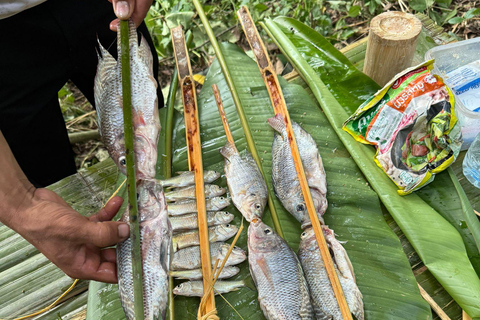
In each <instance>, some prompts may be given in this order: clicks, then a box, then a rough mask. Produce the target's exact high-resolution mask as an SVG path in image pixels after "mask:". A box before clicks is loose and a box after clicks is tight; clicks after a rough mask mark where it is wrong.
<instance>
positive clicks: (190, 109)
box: [171, 26, 215, 316]
mask: <svg viewBox="0 0 480 320" xmlns="http://www.w3.org/2000/svg"><path fill="white" fill-rule="evenodd" d="M171 32H172V43H173V49H174V52H175V61H176V63H177V71H178V80H179V83H180V89H181V92H182V99H183V106H184V112H183V115H184V119H185V133H186V137H187V153H188V167H189V170H190V171H194V173H195V196H196V201H197V212H198V234H199V239H200V258H201V262H202V275H203V292H205V293H207V292H208V288H209V285H210V282H211V279H212V269H211V259H210V243H209V240H208V238H209V237H208V225H207V214H206V213H207V210H206V206H205V185H204V181H203V161H202V149H201V143H200V125H199V119H198V109H197V97H196V93H195V84H194V81H193V76H192V69H191V66H190V59H189V57H188V51H187V46H186V44H185V37H184V34H183V30H182V26H178V27H176V28H174V29H172V31H171ZM204 299H205V300H204V301H205V304H204V305H203V310H199V315H201V316H202V315H205V314H214V313H215V297H214V292H213V291H210V293H209V294H208V297H206V298H205V297H204Z"/></svg>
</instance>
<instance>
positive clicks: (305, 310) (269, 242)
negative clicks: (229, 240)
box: [248, 220, 314, 320]
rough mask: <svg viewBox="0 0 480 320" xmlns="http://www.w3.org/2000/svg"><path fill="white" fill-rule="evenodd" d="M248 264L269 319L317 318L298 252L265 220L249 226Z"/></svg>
mask: <svg viewBox="0 0 480 320" xmlns="http://www.w3.org/2000/svg"><path fill="white" fill-rule="evenodd" d="M248 264H249V267H250V274H251V275H252V278H253V281H254V282H255V285H256V287H257V290H258V302H259V303H260V308H261V309H262V311H263V314H264V315H265V317H266V318H267V319H269V320H273V319H275V320H295V319H302V320H305V319H314V315H313V309H312V305H311V303H310V292H309V290H308V285H307V281H306V280H305V277H304V275H303V270H302V266H301V265H300V262H299V260H298V258H297V256H296V254H295V252H293V250H292V249H291V248H290V247H289V246H288V244H287V243H286V242H285V240H283V239H282V238H281V237H280V236H279V235H278V234H276V233H275V232H274V231H273V230H272V228H270V227H269V226H267V225H266V224H264V223H263V222H262V221H261V220H256V221H255V220H254V221H252V223H250V225H249V227H248Z"/></svg>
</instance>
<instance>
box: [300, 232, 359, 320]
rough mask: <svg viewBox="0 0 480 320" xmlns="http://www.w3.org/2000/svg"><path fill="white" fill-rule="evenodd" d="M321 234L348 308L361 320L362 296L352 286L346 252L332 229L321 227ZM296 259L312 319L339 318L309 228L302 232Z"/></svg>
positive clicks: (312, 233) (313, 236) (340, 315)
mask: <svg viewBox="0 0 480 320" xmlns="http://www.w3.org/2000/svg"><path fill="white" fill-rule="evenodd" d="M322 231H323V233H324V236H325V241H326V242H327V245H328V248H329V249H330V252H331V254H332V259H333V262H334V266H335V271H336V273H337V276H338V279H339V281H340V285H341V286H342V289H343V293H344V294H345V299H346V301H347V304H348V308H349V309H350V312H352V313H353V314H354V315H355V317H356V319H357V320H363V319H364V311H363V301H362V294H361V292H360V290H359V289H358V287H357V284H356V283H355V276H354V274H353V267H352V264H351V263H350V259H349V258H348V255H347V252H346V251H345V249H344V248H343V246H342V245H341V244H340V242H339V241H338V240H337V239H335V236H334V233H333V231H332V230H330V229H329V228H328V227H327V226H325V225H324V226H322ZM298 257H299V259H300V262H301V263H302V267H303V271H304V273H305V278H306V279H307V282H308V286H309V289H310V295H311V297H312V304H313V308H314V310H315V317H316V319H332V320H341V319H343V317H342V314H341V312H340V308H339V307H338V302H337V300H336V298H335V294H334V292H333V288H332V286H331V284H330V280H329V278H328V275H327V270H326V268H325V264H324V262H323V259H322V257H321V254H320V249H319V248H318V244H317V241H316V238H315V233H314V231H313V229H312V228H308V229H306V230H305V231H304V232H303V233H302V236H301V242H300V247H299V250H298Z"/></svg>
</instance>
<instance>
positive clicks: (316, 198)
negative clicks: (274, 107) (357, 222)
mask: <svg viewBox="0 0 480 320" xmlns="http://www.w3.org/2000/svg"><path fill="white" fill-rule="evenodd" d="M267 121H268V123H269V124H270V126H271V127H272V128H273V129H275V130H276V131H277V132H278V133H280V134H275V137H274V140H273V145H272V180H273V186H274V188H275V193H276V195H277V197H278V198H279V199H280V201H281V202H282V204H283V206H284V207H285V209H287V211H288V212H290V213H291V214H292V215H293V216H294V217H295V218H296V219H297V220H298V221H299V222H301V223H302V229H304V228H306V227H308V226H310V225H311V222H310V217H309V216H308V211H307V207H306V205H305V200H304V199H303V194H302V190H301V188H300V183H299V181H298V178H297V171H296V170H295V165H294V163H293V157H292V152H291V150H290V144H289V141H288V136H287V129H286V126H285V122H284V120H283V116H282V115H281V114H278V115H276V116H275V117H273V118H270V119H268V120H267ZM292 128H293V133H294V135H295V140H296V141H297V146H298V151H299V153H300V158H301V159H302V164H303V168H304V171H305V175H306V177H307V182H308V186H309V188H310V193H311V195H312V198H313V204H314V206H315V210H316V212H317V216H318V219H319V220H320V221H321V222H322V223H323V218H322V215H323V214H324V213H325V211H326V210H327V206H328V203H327V198H326V194H327V181H326V176H325V170H324V168H323V162H322V158H321V157H320V154H319V152H318V148H317V145H316V143H315V141H314V140H313V138H312V136H311V135H310V134H308V133H307V132H306V131H305V130H303V129H302V127H300V126H299V125H298V124H297V123H296V122H293V121H292Z"/></svg>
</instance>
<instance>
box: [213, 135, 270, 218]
mask: <svg viewBox="0 0 480 320" xmlns="http://www.w3.org/2000/svg"><path fill="white" fill-rule="evenodd" d="M220 153H221V154H222V155H223V157H224V158H225V176H226V178H227V184H228V189H229V190H230V195H231V196H232V201H233V204H234V205H235V207H237V209H238V210H239V211H240V212H241V213H242V215H243V216H244V217H245V219H246V220H247V221H249V222H250V221H252V219H255V218H257V219H261V218H262V216H263V210H264V209H265V205H266V204H267V198H268V193H267V185H266V184H265V180H263V176H262V174H261V173H260V170H259V169H258V167H257V164H256V163H255V160H253V158H252V155H251V154H250V153H249V152H248V151H245V154H244V155H243V156H240V154H239V153H238V151H237V149H236V148H235V146H234V145H232V144H230V143H229V142H227V144H225V146H224V147H223V148H222V149H221V150H220Z"/></svg>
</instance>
